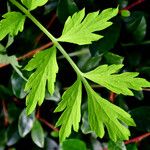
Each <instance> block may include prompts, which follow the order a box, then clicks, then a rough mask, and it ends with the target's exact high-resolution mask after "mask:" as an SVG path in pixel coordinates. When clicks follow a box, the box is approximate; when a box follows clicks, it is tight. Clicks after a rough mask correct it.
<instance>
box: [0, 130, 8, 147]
mask: <svg viewBox="0 0 150 150" xmlns="http://www.w3.org/2000/svg"><path fill="white" fill-rule="evenodd" d="M0 135H1V136H0V146H4V145H5V144H6V142H7V134H6V129H3V128H1V129H0Z"/></svg>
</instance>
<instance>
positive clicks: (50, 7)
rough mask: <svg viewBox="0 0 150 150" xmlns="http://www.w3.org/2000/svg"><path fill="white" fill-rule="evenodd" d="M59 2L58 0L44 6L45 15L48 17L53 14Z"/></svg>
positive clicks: (52, 0)
mask: <svg viewBox="0 0 150 150" xmlns="http://www.w3.org/2000/svg"><path fill="white" fill-rule="evenodd" d="M57 5H58V1H57V0H51V2H50V3H48V4H46V5H44V8H45V9H44V15H47V14H49V13H51V12H52V11H53V10H55V9H56V8H57Z"/></svg>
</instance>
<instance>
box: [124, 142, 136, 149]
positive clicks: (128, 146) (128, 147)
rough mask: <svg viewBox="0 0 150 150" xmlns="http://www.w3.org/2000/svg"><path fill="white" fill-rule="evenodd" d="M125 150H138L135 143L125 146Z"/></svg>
mask: <svg viewBox="0 0 150 150" xmlns="http://www.w3.org/2000/svg"><path fill="white" fill-rule="evenodd" d="M126 148H127V150H138V146H137V144H136V143H133V144H127V146H126Z"/></svg>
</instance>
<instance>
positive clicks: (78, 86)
mask: <svg viewBox="0 0 150 150" xmlns="http://www.w3.org/2000/svg"><path fill="white" fill-rule="evenodd" d="M81 97H82V83H81V80H80V78H78V79H77V81H76V82H75V83H74V84H73V85H72V86H71V87H69V88H68V89H67V90H66V91H65V92H64V94H63V96H62V100H61V101H60V103H59V104H58V106H57V108H56V109H55V111H54V112H60V111H63V110H64V112H63V113H62V115H61V116H60V118H59V120H58V121H57V123H56V126H60V125H61V128H60V131H59V138H60V142H62V141H64V140H65V139H66V137H68V136H69V135H70V134H71V129H72V126H73V129H74V131H76V132H77V131H78V129H79V122H80V118H81Z"/></svg>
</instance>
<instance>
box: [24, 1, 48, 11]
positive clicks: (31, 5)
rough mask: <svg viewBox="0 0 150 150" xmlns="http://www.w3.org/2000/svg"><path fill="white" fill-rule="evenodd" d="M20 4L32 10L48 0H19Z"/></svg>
mask: <svg viewBox="0 0 150 150" xmlns="http://www.w3.org/2000/svg"><path fill="white" fill-rule="evenodd" d="M21 2H22V4H24V5H25V6H26V7H27V8H28V9H29V10H33V9H35V8H37V7H38V6H43V5H44V4H46V3H47V2H48V0H21Z"/></svg>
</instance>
